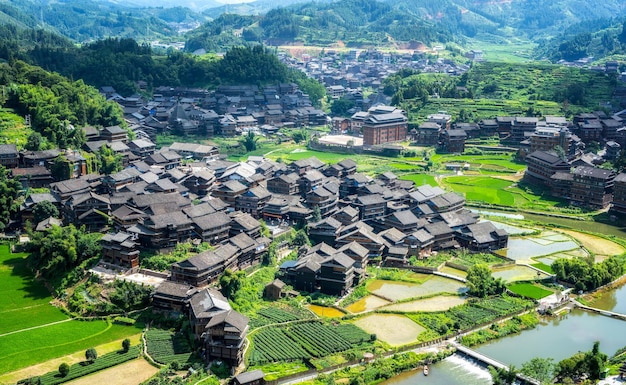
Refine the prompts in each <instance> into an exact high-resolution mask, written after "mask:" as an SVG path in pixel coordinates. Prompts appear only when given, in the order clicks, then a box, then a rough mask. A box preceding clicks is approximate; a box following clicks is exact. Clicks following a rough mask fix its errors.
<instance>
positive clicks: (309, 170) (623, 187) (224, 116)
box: [0, 55, 626, 382]
mask: <svg viewBox="0 0 626 385" xmlns="http://www.w3.org/2000/svg"><path fill="white" fill-rule="evenodd" d="M380 59H381V60H383V61H388V62H389V61H390V59H389V58H388V57H387V56H385V55H382V56H381V58H380ZM387 64H389V63H387ZM308 68H323V66H322V65H320V67H315V66H309V67H308ZM376 68H380V67H378V66H376V65H372V66H371V67H369V69H362V70H364V71H366V72H367V71H374V70H375V69H376ZM437 70H438V71H441V70H442V68H438V69H437ZM443 70H444V71H446V72H451V71H456V69H445V68H444V69H443ZM383 75H384V73H380V74H377V75H376V76H371V77H368V78H367V80H366V79H361V80H363V81H366V82H368V83H367V84H368V86H375V87H376V86H380V79H381V77H377V76H383ZM356 78H357V79H358V78H359V77H356ZM346 79H349V77H348V78H345V77H337V76H329V77H324V82H325V84H326V86H327V92H328V95H329V97H330V98H331V99H336V98H339V97H346V96H348V97H349V98H354V101H355V105H356V106H357V111H355V112H354V113H353V114H352V115H351V116H350V117H340V116H334V117H329V116H328V115H327V114H326V113H324V112H323V111H322V110H321V109H319V108H316V107H313V104H312V102H311V100H310V99H309V97H308V95H306V94H304V93H303V92H302V91H301V90H299V89H298V87H297V86H296V85H295V84H278V85H275V86H265V87H259V86H220V87H218V89H217V90H215V91H213V92H209V91H206V90H200V89H189V88H167V87H162V88H159V89H157V90H156V92H155V95H154V97H153V98H152V99H151V100H144V99H143V98H142V97H140V96H133V97H128V98H125V97H122V96H120V95H119V94H117V93H116V92H115V90H114V89H112V87H104V88H103V89H102V90H101V92H102V93H103V95H105V96H106V97H107V98H108V99H109V100H115V101H117V102H118V103H119V104H120V105H121V106H122V107H123V109H124V117H125V120H126V122H127V124H128V127H129V129H128V130H127V129H124V128H122V127H120V126H109V127H103V128H96V127H86V128H84V131H85V136H86V139H87V141H86V143H85V145H84V147H83V148H82V151H75V150H60V149H53V150H44V151H26V150H24V151H18V150H17V147H16V146H15V145H11V144H3V145H0V164H2V165H3V166H5V167H7V168H8V169H9V171H10V173H11V175H12V176H14V177H17V178H19V180H20V182H21V183H22V186H23V188H24V189H27V190H28V189H34V190H35V192H32V193H30V194H29V195H28V197H27V198H26V200H25V201H24V203H23V204H22V205H21V207H20V210H19V215H18V216H16V217H15V218H12V219H13V220H12V222H11V223H10V229H11V230H13V231H18V232H19V229H22V228H23V227H24V226H32V227H33V228H34V229H35V231H38V232H42V231H43V232H45V231H47V230H48V229H49V228H50V227H52V226H61V225H69V224H73V225H75V226H76V227H81V226H83V227H84V228H85V229H86V230H87V231H88V232H95V233H98V232H100V233H105V235H104V236H103V237H102V239H101V241H100V244H101V246H102V260H101V262H100V264H99V267H100V268H101V270H103V271H107V272H111V273H112V274H113V275H117V274H122V275H131V274H136V273H140V274H144V275H146V276H154V277H157V278H158V279H157V281H156V282H157V284H156V285H157V287H156V288H155V291H154V293H153V295H152V307H153V309H154V310H155V311H157V312H161V313H163V314H173V315H181V314H182V315H184V317H185V318H186V319H188V320H189V323H190V325H191V329H192V332H193V334H194V336H195V338H196V340H198V341H200V344H201V346H202V348H201V352H202V353H201V354H202V358H203V359H204V360H205V361H207V362H211V361H214V360H219V361H224V362H227V363H228V364H229V365H231V366H232V367H233V368H238V367H241V365H243V364H244V358H245V357H244V356H245V349H246V346H247V345H246V337H247V333H248V331H249V330H250V327H249V322H250V319H249V318H248V317H247V316H245V315H243V314H241V313H240V312H237V311H235V310H233V308H232V306H231V305H230V304H229V301H228V299H227V298H226V297H225V296H224V295H223V294H222V293H221V292H220V291H219V290H217V289H216V284H217V282H218V280H219V278H220V277H221V276H222V275H223V274H224V273H225V272H226V271H230V272H234V271H240V270H245V269H248V268H250V267H253V266H257V265H259V264H260V263H261V261H262V260H263V259H264V258H265V257H266V254H267V253H268V249H269V247H270V245H271V243H272V242H273V240H275V239H276V238H278V237H280V235H281V234H284V233H286V232H289V231H291V229H292V228H298V229H301V230H300V231H304V232H305V233H306V234H307V236H308V238H309V239H310V240H311V241H312V243H313V244H314V245H315V246H312V247H306V246H305V247H300V248H297V249H295V250H293V251H294V252H295V254H296V256H297V258H296V259H295V260H288V261H285V262H284V263H282V264H280V269H279V276H280V278H277V279H276V280H274V281H272V282H271V283H269V284H268V285H267V286H266V288H265V296H266V298H268V299H281V298H284V297H288V296H291V295H296V294H294V293H293V292H290V291H286V290H283V289H284V288H285V287H289V288H293V290H295V291H297V292H305V293H313V292H320V293H323V294H327V295H331V296H336V297H339V298H341V297H344V296H346V295H348V294H350V293H351V292H352V291H353V289H354V288H355V287H356V286H358V285H359V284H360V283H362V282H363V281H364V279H365V277H366V274H367V273H366V270H367V267H368V265H370V266H372V265H374V266H381V267H400V268H407V267H410V268H411V269H413V271H420V269H419V268H418V267H415V266H411V265H412V264H411V260H427V259H428V258H431V257H432V256H433V255H437V254H438V253H441V252H446V251H451V250H452V251H457V250H467V251H469V252H476V253H491V252H494V251H496V250H501V249H505V248H506V247H507V245H508V241H509V234H508V232H507V231H506V230H505V229H503V228H497V227H496V226H494V224H493V223H492V222H490V221H484V220H481V218H480V215H479V214H478V213H476V212H474V211H470V210H468V208H467V207H466V199H465V197H464V196H463V195H462V194H459V193H456V192H452V191H446V190H444V189H442V188H441V187H433V186H431V185H428V184H425V185H415V183H414V182H413V181H410V180H405V179H401V178H399V177H398V175H396V174H395V173H393V172H384V173H380V174H377V175H372V174H366V173H362V172H359V170H358V168H359V164H358V163H357V162H355V161H354V160H352V159H351V155H353V154H373V155H376V156H391V157H399V156H402V154H403V152H404V151H407V150H411V149H412V148H413V149H423V148H431V149H435V150H436V151H437V152H438V153H448V154H462V153H463V152H465V150H466V141H468V140H469V141H471V140H472V139H476V138H494V137H495V138H498V140H499V143H500V145H501V146H500V147H499V148H505V149H506V150H507V151H515V152H516V153H517V158H518V159H519V161H520V162H525V163H526V165H527V169H526V170H525V172H524V176H523V180H524V181H526V182H528V183H530V184H534V185H538V186H542V187H543V188H545V189H547V190H548V191H549V192H550V195H552V196H553V197H556V198H561V199H564V200H567V201H569V202H570V204H571V205H573V206H579V207H584V208H585V209H590V210H610V212H611V213H612V214H615V215H619V214H624V213H626V174H624V173H621V174H616V173H615V172H614V171H612V170H610V169H607V168H603V167H601V166H602V165H603V164H604V163H606V162H615V161H617V160H618V159H619V158H620V156H621V155H622V152H621V149H622V148H623V147H624V146H626V113H625V112H621V113H617V114H615V115H612V116H608V115H607V114H606V113H604V112H594V113H584V114H578V115H576V116H574V118H573V120H572V121H568V120H566V119H565V117H560V116H547V117H545V118H544V119H540V118H537V117H526V116H497V117H494V119H483V120H481V121H479V122H477V123H469V122H453V120H452V116H451V115H449V114H447V113H446V112H445V111H441V112H439V113H437V114H432V115H429V116H428V119H427V121H425V122H423V123H421V124H419V125H414V126H413V127H409V122H408V118H407V113H406V112H405V111H403V110H401V109H399V108H397V107H393V106H390V105H388V102H389V99H388V98H386V97H384V95H382V92H380V93H373V94H372V95H371V96H370V97H369V98H364V97H362V96H363V95H362V93H360V87H361V84H365V83H361V82H360V80H359V81H357V80H352V81H350V82H349V83H346ZM377 82H378V83H377ZM353 88H354V89H353ZM381 100H382V101H384V102H386V103H383V104H381V103H380V101H381ZM315 126H324V127H327V128H328V131H330V133H329V135H325V136H324V135H316V136H315V137H314V138H312V139H311V140H310V142H309V144H308V145H309V146H310V147H311V148H313V149H317V150H322V151H328V152H336V153H340V154H345V157H344V159H343V160H341V161H339V162H337V163H334V164H331V163H327V162H323V161H321V160H319V159H318V158H316V157H310V158H304V159H300V160H297V161H293V162H291V163H285V162H281V161H277V160H272V159H271V158H268V157H265V156H263V155H253V156H247V157H246V159H245V160H241V161H232V160H228V159H227V156H226V155H227V154H221V153H220V150H219V149H218V148H217V147H216V146H212V145H208V144H199V143H190V142H186V141H184V139H185V137H186V136H190V137H197V136H201V137H205V138H209V139H210V138H212V137H225V138H235V139H236V140H238V138H240V137H242V136H243V135H250V134H251V135H258V136H263V137H266V138H274V137H278V138H279V139H280V140H289V138H285V137H284V135H283V134H281V133H280V130H281V129H285V128H287V129H304V130H307V129H309V128H311V127H315ZM163 133H171V134H174V135H175V136H177V138H180V139H181V141H175V142H173V143H171V144H168V145H165V146H161V147H160V148H157V145H156V144H155V143H156V142H157V135H160V134H163ZM281 135H283V137H282V138H281ZM407 143H408V145H407ZM592 143H594V146H597V147H599V151H596V153H595V154H594V153H591V152H589V151H587V150H586V148H587V147H589V146H591V144H592ZM103 147H104V148H108V149H110V151H112V152H113V153H114V154H115V155H116V156H118V157H119V158H120V161H121V165H122V170H121V171H116V172H113V173H110V174H97V173H93V169H92V167H91V166H90V161H89V158H88V157H87V156H84V155H85V154H90V153H91V154H94V153H97V152H99V151H101V149H102V148H103ZM496 148H498V147H496ZM482 149H484V150H486V151H489V149H488V148H487V149H485V148H482ZM413 151H415V150H413ZM59 161H61V162H62V163H63V164H64V165H65V166H64V167H66V168H67V169H68V170H69V172H68V174H67V175H66V176H67V179H64V178H62V177H60V176H59V173H58V171H57V170H56V168H55V166H54V165H55V164H58V162H59ZM445 167H446V169H447V170H448V171H453V172H458V173H461V174H462V173H463V171H464V170H466V168H467V166H466V165H465V164H464V163H463V162H458V163H450V164H446V166H445ZM60 179H63V180H60ZM37 189H45V190H46V192H38V191H37ZM42 202H52V203H53V204H54V206H55V207H56V208H57V210H58V212H59V217H49V218H44V219H43V220H41V221H34V219H35V216H34V214H33V212H34V211H35V209H36V208H37V207H38V205H40V204H41V203H42ZM268 228H269V230H270V231H269V233H268V232H267V231H266V229H268ZM302 229H304V230H302ZM185 242H191V243H194V244H200V243H206V244H209V245H211V248H210V249H209V250H207V251H203V252H199V253H197V254H196V255H194V256H191V257H189V258H187V259H184V260H181V261H179V262H176V263H173V264H171V266H170V267H169V269H168V270H167V271H165V272H151V271H149V270H147V269H143V268H141V267H140V257H139V254H140V251H142V250H151V251H153V252H157V253H161V252H163V253H166V252H168V251H171V250H172V249H174V248H175V247H176V245H178V244H181V243H185ZM279 246H280V247H286V245H285V244H281V245H279ZM287 251H289V250H287ZM427 270H428V269H427ZM244 377H245V376H244ZM253 377H254V376H253ZM244 379H245V378H244ZM257 380H258V378H256V377H255V378H252V379H251V381H253V382H254V381H257ZM244 382H245V381H244Z"/></svg>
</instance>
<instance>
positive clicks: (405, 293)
mask: <svg viewBox="0 0 626 385" xmlns="http://www.w3.org/2000/svg"><path fill="white" fill-rule="evenodd" d="M367 290H369V291H370V292H371V293H374V294H376V295H378V296H381V297H382V298H387V299H388V300H390V301H400V300H403V299H409V298H418V297H425V296H430V295H433V294H439V293H451V294H463V293H464V292H466V291H467V288H466V287H465V285H464V284H463V283H462V282H459V281H455V280H453V279H449V278H444V277H439V276H432V277H431V278H430V279H428V280H427V281H426V282H424V283H422V284H416V283H410V282H400V281H385V280H376V281H374V282H372V283H371V284H369V285H368V287H367Z"/></svg>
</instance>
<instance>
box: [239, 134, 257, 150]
mask: <svg viewBox="0 0 626 385" xmlns="http://www.w3.org/2000/svg"><path fill="white" fill-rule="evenodd" d="M258 142H259V137H258V136H256V135H255V134H254V132H252V131H248V132H247V133H246V134H245V135H244V136H243V139H242V140H241V144H242V145H243V147H244V148H245V149H246V152H251V151H254V150H256V149H257V144H258Z"/></svg>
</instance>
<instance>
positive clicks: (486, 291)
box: [466, 263, 504, 298]
mask: <svg viewBox="0 0 626 385" xmlns="http://www.w3.org/2000/svg"><path fill="white" fill-rule="evenodd" d="M466 279H467V287H469V289H470V290H469V293H470V294H471V295H474V296H476V297H481V298H482V297H486V296H488V295H492V294H496V293H501V292H502V291H504V282H503V281H502V279H495V278H493V276H492V275H491V270H490V269H489V266H487V265H486V264H482V263H481V264H477V265H474V266H472V267H470V268H469V270H468V271H467V277H466Z"/></svg>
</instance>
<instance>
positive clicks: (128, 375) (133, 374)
mask: <svg viewBox="0 0 626 385" xmlns="http://www.w3.org/2000/svg"><path fill="white" fill-rule="evenodd" d="M158 371H159V370H158V369H157V368H155V367H154V366H152V365H150V364H149V363H148V362H147V361H146V360H144V359H136V360H132V361H128V362H126V363H123V364H121V365H117V366H115V367H113V368H109V369H104V370H101V371H99V372H97V373H94V374H91V375H89V376H86V377H82V378H79V379H76V380H73V381H70V382H68V383H67V385H91V384H107V385H128V384H140V383H142V382H143V381H146V380H148V379H149V378H150V377H152V376H153V375H155V374H156V373H157V372H158Z"/></svg>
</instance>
